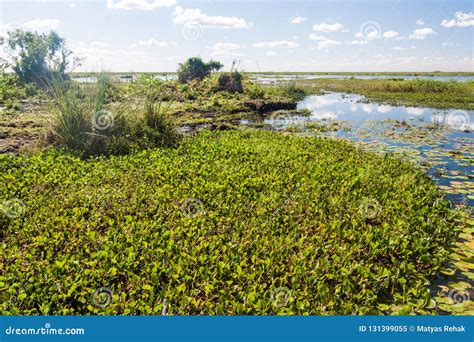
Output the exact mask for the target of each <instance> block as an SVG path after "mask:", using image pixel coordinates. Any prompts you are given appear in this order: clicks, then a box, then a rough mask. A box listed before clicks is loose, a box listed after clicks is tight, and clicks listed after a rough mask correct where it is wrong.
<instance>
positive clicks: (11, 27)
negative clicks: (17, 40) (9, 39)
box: [0, 19, 60, 37]
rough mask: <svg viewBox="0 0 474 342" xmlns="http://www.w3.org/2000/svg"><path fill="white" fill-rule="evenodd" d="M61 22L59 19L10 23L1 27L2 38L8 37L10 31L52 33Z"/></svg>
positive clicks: (0, 34)
mask: <svg viewBox="0 0 474 342" xmlns="http://www.w3.org/2000/svg"><path fill="white" fill-rule="evenodd" d="M59 25H60V21H59V20H58V19H33V20H30V21H26V22H23V23H21V22H18V21H15V22H10V23H8V24H4V25H0V37H6V35H7V33H8V32H10V31H15V30H16V29H22V30H27V31H40V32H41V31H51V30H55V29H57V28H58V27H59Z"/></svg>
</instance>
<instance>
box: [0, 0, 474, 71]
mask: <svg viewBox="0 0 474 342" xmlns="http://www.w3.org/2000/svg"><path fill="white" fill-rule="evenodd" d="M473 7H474V1H472V0H466V1H464V0H456V1H452V0H447V1H434V0H433V1H428V0H419V1H416V0H411V1H410V0H392V1H384V0H382V1H367V0H366V1H355V0H354V1H339V0H332V1H329V0H326V1H311V0H309V1H308V0H307V1H298V0H297V1H289V0H284V1H279V0H277V1H270V0H260V1H258V0H233V1H224V0H207V1H184V0H102V1H99V0H87V1H48V0H46V1H44V0H43V1H32V0H30V1H22V0H20V1H18V0H17V1H8V0H0V35H5V33H6V32H7V31H8V30H9V29H12V28H15V27H22V28H26V29H30V30H38V31H48V30H50V29H54V30H56V31H57V32H58V33H59V34H60V35H61V36H63V37H65V38H66V41H67V43H68V46H69V47H70V48H71V49H72V50H73V51H74V52H75V54H76V55H77V56H79V57H81V58H82V59H83V62H82V66H81V67H80V68H79V69H78V70H80V71H100V70H107V71H132V70H133V71H175V70H176V68H177V64H178V63H179V62H182V61H183V60H184V59H186V58H187V57H190V56H201V57H203V58H204V59H210V58H212V59H217V60H220V61H222V62H223V63H224V64H225V67H226V69H229V68H230V66H231V64H232V61H233V60H236V61H237V63H238V65H239V68H240V69H243V70H245V71H433V70H443V71H474V56H473V53H474V52H473V51H474V49H473V45H474V44H473V42H474V8H473ZM3 53H4V52H3Z"/></svg>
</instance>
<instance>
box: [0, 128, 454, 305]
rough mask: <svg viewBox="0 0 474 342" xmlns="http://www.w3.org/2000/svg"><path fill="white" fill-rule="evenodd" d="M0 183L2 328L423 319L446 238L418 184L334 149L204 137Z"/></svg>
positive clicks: (277, 136) (245, 135)
mask: <svg viewBox="0 0 474 342" xmlns="http://www.w3.org/2000/svg"><path fill="white" fill-rule="evenodd" d="M0 170H1V176H0V184H2V187H1V190H0V191H1V199H0V203H3V204H4V205H3V209H4V210H3V212H2V211H0V215H3V216H0V225H1V226H2V227H3V228H2V231H1V239H2V241H1V249H0V254H1V255H2V257H1V259H0V260H1V267H0V269H1V276H0V295H1V308H2V313H3V314H162V313H164V312H166V313H167V314H380V313H404V314H408V313H426V312H429V309H428V307H430V296H429V290H428V289H427V287H426V285H427V284H428V283H429V280H431V279H433V276H435V275H436V274H437V273H438V271H439V270H440V269H441V268H442V267H441V265H442V264H443V262H444V261H445V260H446V259H447V257H448V255H449V252H450V250H449V246H450V245H451V244H452V242H453V241H455V239H456V235H457V234H456V229H455V227H454V225H453V222H454V219H455V217H454V215H453V213H452V211H451V209H450V208H449V203H448V202H447V201H444V200H441V196H442V195H441V193H440V192H439V191H438V190H437V189H436V187H435V185H434V183H433V182H432V181H431V180H430V179H429V178H428V177H427V176H426V175H424V174H423V172H422V171H421V170H418V169H416V168H414V167H413V166H412V165H411V164H409V163H406V162H403V161H400V160H397V159H395V158H393V157H391V156H390V155H385V156H381V155H377V154H372V153H367V152H364V151H362V150H361V149H358V148H356V147H354V146H351V145H350V144H348V143H346V142H343V141H335V140H328V139H318V138H300V137H296V136H290V135H285V134H281V133H274V132H264V131H257V130H244V131H239V130H237V131H225V132H212V133H211V132H203V133H201V134H200V135H199V136H197V137H193V138H189V139H187V140H186V141H185V142H184V143H183V144H182V145H181V146H180V147H179V148H174V149H173V148H166V149H160V150H156V151H144V152H140V153H136V154H132V155H127V156H120V157H109V158H105V157H103V158H97V159H90V160H83V159H79V158H76V157H73V156H71V155H67V154H63V153H61V152H57V151H56V152H55V151H49V152H44V153H41V154H38V155H34V156H22V157H11V156H6V155H3V156H0ZM5 203H7V204H8V206H6V205H5ZM6 209H9V210H6ZM109 295H111V297H108V296H109ZM164 307H165V308H164Z"/></svg>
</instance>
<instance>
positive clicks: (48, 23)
mask: <svg viewBox="0 0 474 342" xmlns="http://www.w3.org/2000/svg"><path fill="white" fill-rule="evenodd" d="M59 24H60V22H59V20H58V19H33V20H30V21H27V22H25V23H23V25H22V26H23V28H24V29H25V30H33V31H34V30H55V29H57V28H58V26H59Z"/></svg>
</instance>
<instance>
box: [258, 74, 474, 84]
mask: <svg viewBox="0 0 474 342" xmlns="http://www.w3.org/2000/svg"><path fill="white" fill-rule="evenodd" d="M352 77H353V78H356V79H362V80H370V79H387V78H398V79H404V80H412V79H428V80H436V81H459V82H466V81H473V80H474V76H399V75H354V76H348V75H310V74H308V75H303V74H300V75H292V74H287V75H284V74H279V75H264V74H253V75H251V79H253V80H254V81H255V82H258V83H262V84H272V83H278V82H282V81H297V80H310V79H317V78H337V79H349V78H352Z"/></svg>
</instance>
